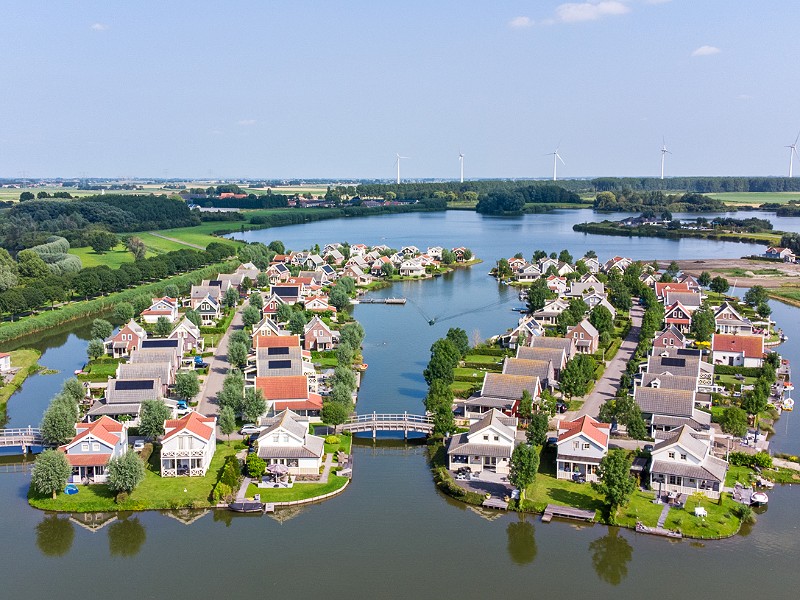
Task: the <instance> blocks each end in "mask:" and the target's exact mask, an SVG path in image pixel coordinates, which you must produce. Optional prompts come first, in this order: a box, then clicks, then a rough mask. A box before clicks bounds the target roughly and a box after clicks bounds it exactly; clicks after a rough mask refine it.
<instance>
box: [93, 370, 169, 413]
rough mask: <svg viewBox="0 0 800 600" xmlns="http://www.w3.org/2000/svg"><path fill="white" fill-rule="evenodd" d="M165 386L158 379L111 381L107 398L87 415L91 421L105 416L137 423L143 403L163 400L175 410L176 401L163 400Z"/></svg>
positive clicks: (106, 394)
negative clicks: (126, 418)
mask: <svg viewBox="0 0 800 600" xmlns="http://www.w3.org/2000/svg"><path fill="white" fill-rule="evenodd" d="M163 389H164V388H163V385H162V383H161V380H160V379H158V378H156V379H122V380H120V379H109V380H108V387H107V388H106V392H105V397H104V398H103V399H102V400H98V401H97V402H95V403H94V404H93V405H92V407H91V408H90V409H89V412H88V413H87V415H88V416H89V418H90V419H93V418H96V417H102V416H103V415H107V416H115V417H122V416H127V417H130V419H131V420H132V421H133V422H134V423H136V422H138V419H139V412H140V411H141V409H142V402H144V401H145V400H157V399H163V400H164V402H165V403H166V404H167V406H168V407H169V408H171V409H172V410H175V407H176V403H175V401H174V400H168V399H164V398H163V394H162V390H163Z"/></svg>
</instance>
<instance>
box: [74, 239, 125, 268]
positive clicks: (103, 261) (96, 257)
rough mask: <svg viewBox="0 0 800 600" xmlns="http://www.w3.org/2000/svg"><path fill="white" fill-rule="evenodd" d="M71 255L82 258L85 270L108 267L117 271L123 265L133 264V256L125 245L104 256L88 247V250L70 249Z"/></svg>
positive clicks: (118, 246) (119, 245)
mask: <svg viewBox="0 0 800 600" xmlns="http://www.w3.org/2000/svg"><path fill="white" fill-rule="evenodd" d="M69 253H70V254H73V255H75V256H77V257H78V258H80V259H81V264H82V265H83V267H84V268H88V267H99V266H100V265H107V266H109V267H111V268H112V269H117V268H119V266H120V265H122V264H123V263H128V262H133V254H131V253H130V252H128V251H127V250H126V249H125V246H124V244H117V245H116V246H115V247H114V248H112V249H111V250H109V251H108V252H104V253H103V254H98V253H97V252H95V251H94V250H92V249H91V248H90V247H88V246H87V247H86V248H70V249H69Z"/></svg>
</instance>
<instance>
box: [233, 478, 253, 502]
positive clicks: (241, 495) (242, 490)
mask: <svg viewBox="0 0 800 600" xmlns="http://www.w3.org/2000/svg"><path fill="white" fill-rule="evenodd" d="M249 485H250V478H249V477H245V478H244V479H243V480H242V485H240V486H239V491H238V492H237V493H236V499H237V500H244V499H245V498H246V497H247V486H249Z"/></svg>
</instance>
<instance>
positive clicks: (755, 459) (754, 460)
mask: <svg viewBox="0 0 800 600" xmlns="http://www.w3.org/2000/svg"><path fill="white" fill-rule="evenodd" d="M728 462H729V463H730V464H732V465H734V466H737V467H750V468H751V469H752V468H753V467H759V468H763V469H769V468H771V467H772V457H771V456H770V455H769V454H767V453H766V452H756V453H755V454H747V453H745V452H731V453H730V455H729V456H728Z"/></svg>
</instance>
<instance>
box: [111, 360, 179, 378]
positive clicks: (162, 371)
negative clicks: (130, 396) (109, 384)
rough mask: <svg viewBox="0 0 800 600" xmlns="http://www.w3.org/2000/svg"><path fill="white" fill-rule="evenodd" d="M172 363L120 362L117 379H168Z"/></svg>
mask: <svg viewBox="0 0 800 600" xmlns="http://www.w3.org/2000/svg"><path fill="white" fill-rule="evenodd" d="M171 372H172V365H170V363H120V365H119V367H117V379H156V378H158V379H160V380H161V381H162V382H168V381H169V380H170V374H171Z"/></svg>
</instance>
